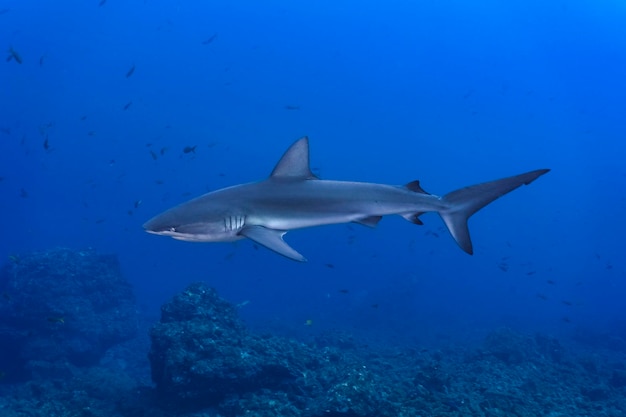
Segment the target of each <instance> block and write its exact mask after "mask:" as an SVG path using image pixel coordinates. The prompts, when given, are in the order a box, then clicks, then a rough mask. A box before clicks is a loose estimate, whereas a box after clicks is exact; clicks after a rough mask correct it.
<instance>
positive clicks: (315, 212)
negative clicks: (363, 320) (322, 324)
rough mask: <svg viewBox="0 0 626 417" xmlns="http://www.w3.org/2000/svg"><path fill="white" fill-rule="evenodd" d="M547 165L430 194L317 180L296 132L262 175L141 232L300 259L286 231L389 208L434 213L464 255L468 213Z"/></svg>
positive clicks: (413, 187) (363, 217)
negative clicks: (242, 244)
mask: <svg viewBox="0 0 626 417" xmlns="http://www.w3.org/2000/svg"><path fill="white" fill-rule="evenodd" d="M548 171H549V170H548V169H538V170H535V171H530V172H526V173H524V174H520V175H515V176H512V177H508V178H503V179H499V180H495V181H491V182H486V183H482V184H478V185H472V186H469V187H465V188H461V189H459V190H456V191H452V192H451V193H449V194H446V195H444V196H443V197H438V196H435V195H432V194H429V193H427V192H426V191H424V190H423V189H422V187H421V186H420V183H419V181H412V182H410V183H408V184H406V185H404V186H394V185H385V184H375V183H366V182H348V181H326V180H320V179H318V178H317V177H316V176H315V175H313V173H312V172H311V169H310V167H309V141H308V138H306V137H304V138H301V139H299V140H298V141H296V142H295V143H294V144H293V145H291V147H289V149H287V151H286V152H285V153H284V155H283V156H282V158H281V159H280V161H278V164H276V167H275V168H274V170H273V171H272V173H271V175H270V176H269V178H267V179H265V180H263V181H259V182H253V183H248V184H241V185H235V186H232V187H228V188H223V189H221V190H217V191H213V192H210V193H208V194H204V195H202V196H200V197H198V198H195V199H193V200H190V201H188V202H186V203H183V204H181V205H179V206H177V207H174V208H171V209H169V210H167V211H165V212H163V213H162V214H159V215H158V216H156V217H154V218H152V219H151V220H149V221H148V222H146V223H145V224H144V225H143V227H144V229H145V230H146V231H147V232H148V233H154V234H157V235H163V236H171V237H173V238H174V239H179V240H186V241H191V242H231V241H235V240H239V239H244V238H248V239H250V240H252V241H254V242H256V243H258V244H260V245H263V246H265V247H266V248H268V249H271V250H273V251H275V252H277V253H279V254H281V255H283V256H286V257H287V258H289V259H293V260H296V261H301V262H303V261H306V259H305V258H304V256H302V255H301V254H300V253H298V252H297V251H296V250H294V249H293V248H291V247H290V246H289V245H288V244H287V243H286V242H285V241H284V240H283V236H284V235H285V233H287V232H288V231H290V230H294V229H301V228H305V227H313V226H322V225H327V224H338V223H349V222H355V223H360V224H363V225H366V226H370V227H375V226H376V225H377V224H378V222H379V221H380V219H381V218H382V217H383V216H386V215H389V214H397V215H400V216H402V217H404V218H405V219H406V220H408V221H410V222H411V223H414V224H418V225H421V224H423V223H422V221H421V220H420V215H421V214H423V213H425V212H429V211H434V212H437V213H439V215H440V216H441V218H442V219H443V221H444V223H445V224H446V226H447V227H448V230H449V231H450V234H451V235H452V237H453V238H454V240H455V241H456V243H457V244H458V245H459V246H460V247H461V249H463V250H464V251H465V252H467V253H469V254H472V253H473V249H472V242H471V240H470V235H469V230H468V227H467V220H468V219H469V217H470V216H471V215H473V214H474V213H476V212H477V211H478V210H480V209H481V208H483V207H484V206H486V205H487V204H489V203H491V202H492V201H494V200H495V199H497V198H498V197H500V196H502V195H504V194H506V193H508V192H510V191H513V190H514V189H516V188H518V187H520V186H522V185H524V184H530V183H531V182H533V181H534V180H535V179H537V178H538V177H540V176H541V175H543V174H545V173H547V172H548Z"/></svg>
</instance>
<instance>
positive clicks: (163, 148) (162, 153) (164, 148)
mask: <svg viewBox="0 0 626 417" xmlns="http://www.w3.org/2000/svg"><path fill="white" fill-rule="evenodd" d="M166 151H167V148H166V147H162V148H161V150H160V151H159V153H160V154H161V156H163V155H165V152H166Z"/></svg>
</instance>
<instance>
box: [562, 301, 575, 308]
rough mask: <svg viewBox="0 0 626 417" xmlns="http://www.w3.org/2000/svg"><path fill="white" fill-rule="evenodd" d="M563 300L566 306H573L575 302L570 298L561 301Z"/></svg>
mask: <svg viewBox="0 0 626 417" xmlns="http://www.w3.org/2000/svg"><path fill="white" fill-rule="evenodd" d="M561 302H562V303H563V304H565V305H566V306H569V307H571V306H573V305H574V303H572V302H571V301H568V300H563V301H561Z"/></svg>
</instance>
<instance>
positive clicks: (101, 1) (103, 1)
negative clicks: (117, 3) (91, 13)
mask: <svg viewBox="0 0 626 417" xmlns="http://www.w3.org/2000/svg"><path fill="white" fill-rule="evenodd" d="M106 2H107V0H100V3H98V7H102V6H104V3H106Z"/></svg>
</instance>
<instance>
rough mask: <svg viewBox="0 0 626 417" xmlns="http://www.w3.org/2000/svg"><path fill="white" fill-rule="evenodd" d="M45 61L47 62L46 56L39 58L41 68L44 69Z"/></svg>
mask: <svg viewBox="0 0 626 417" xmlns="http://www.w3.org/2000/svg"><path fill="white" fill-rule="evenodd" d="M45 60H46V56H45V55H42V56H40V57H39V66H40V67H43V63H44V61H45Z"/></svg>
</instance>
